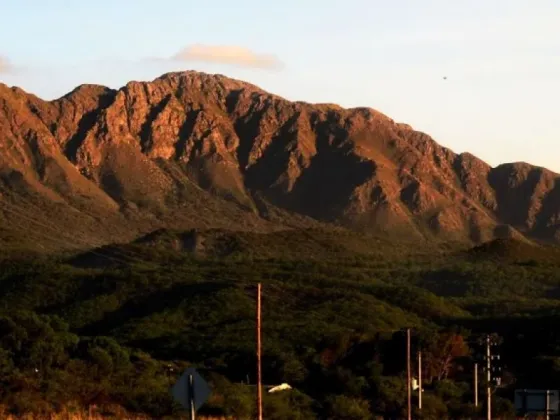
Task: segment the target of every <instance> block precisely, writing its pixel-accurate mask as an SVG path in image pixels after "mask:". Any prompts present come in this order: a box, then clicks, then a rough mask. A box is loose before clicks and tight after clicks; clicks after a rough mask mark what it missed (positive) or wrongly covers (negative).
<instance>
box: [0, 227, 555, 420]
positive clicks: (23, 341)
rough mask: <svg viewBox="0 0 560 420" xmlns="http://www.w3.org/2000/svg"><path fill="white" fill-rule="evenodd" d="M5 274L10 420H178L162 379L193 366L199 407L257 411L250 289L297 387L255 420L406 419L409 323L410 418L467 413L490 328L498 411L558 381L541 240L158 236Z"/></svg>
mask: <svg viewBox="0 0 560 420" xmlns="http://www.w3.org/2000/svg"><path fill="white" fill-rule="evenodd" d="M1 268H2V269H1V270H0V308H1V313H2V316H1V318H0V328H1V334H0V337H1V339H0V352H1V353H2V357H1V363H2V364H1V366H0V376H1V379H0V380H1V381H2V384H3V386H2V387H1V390H0V404H1V405H3V406H4V407H6V409H7V410H11V411H12V412H14V413H23V412H35V413H41V412H42V413H45V412H51V411H58V410H60V409H61V407H66V408H68V407H88V406H92V405H95V406H97V407H98V408H99V409H101V408H102V409H104V410H106V411H107V412H114V413H116V412H122V410H126V411H128V412H129V413H143V414H145V415H148V416H150V417H152V418H158V417H165V416H167V417H168V418H177V417H178V416H179V414H180V413H181V412H180V410H179V409H178V407H176V406H174V404H173V402H172V401H171V399H170V394H169V386H170V385H171V384H172V383H173V382H174V381H175V380H176V379H177V377H178V375H179V374H180V372H181V370H182V369H183V368H184V367H186V366H190V365H194V366H196V367H197V368H198V369H199V371H200V372H201V373H202V375H203V376H204V377H205V378H207V379H208V381H209V382H210V384H211V387H212V397H211V398H210V400H209V401H208V403H207V404H206V405H205V406H204V407H203V408H202V409H201V415H202V414H208V415H216V416H221V415H231V416H234V417H235V418H251V415H252V413H253V410H254V383H255V351H254V349H255V293H256V287H255V286H256V284H257V283H259V282H260V283H262V285H263V378H264V382H265V384H266V385H277V384H280V383H282V382H287V383H289V384H290V385H292V386H293V387H294V389H293V390H292V391H287V392H283V393H278V394H265V418H267V419H311V418H329V419H342V418H344V419H369V418H372V416H374V415H385V416H387V417H400V416H401V415H402V414H403V410H405V408H406V392H405V391H406V388H405V358H404V349H405V346H404V336H403V333H402V331H403V328H407V327H409V328H412V335H413V356H414V355H415V352H416V351H417V350H418V349H421V350H422V353H423V359H424V372H423V376H424V379H425V383H424V388H425V393H424V408H423V414H422V416H423V417H422V418H438V419H444V418H446V417H450V418H465V417H467V416H469V415H471V414H473V413H474V412H475V411H476V410H475V408H474V406H473V394H472V364H473V360H474V359H473V357H474V356H475V355H476V353H477V352H479V351H480V349H479V348H478V347H477V341H478V339H479V338H480V337H481V336H482V335H483V334H486V333H495V334H497V335H499V336H500V337H501V340H502V341H503V342H502V344H501V346H499V347H498V348H496V349H495V351H496V352H499V354H501V356H502V361H503V362H502V367H503V372H502V375H501V378H502V382H501V386H500V387H498V388H497V390H496V393H495V397H494V405H493V410H495V412H496V415H504V416H506V417H508V418H511V415H512V402H511V401H512V392H513V389H515V388H539V389H546V388H547V387H549V388H552V389H554V388H555V387H556V386H557V384H558V383H559V380H560V367H559V366H560V354H559V352H558V349H559V348H560V337H559V336H558V331H557V328H555V327H554V325H557V322H558V321H559V320H560V319H558V318H559V317H558V313H559V312H558V310H559V309H560V301H559V298H560V270H559V269H560V260H559V259H558V250H557V249H556V248H554V247H551V246H541V245H533V244H530V243H527V242H517V241H513V240H501V241H494V242H491V243H487V244H484V245H483V246H480V247H477V248H474V249H471V250H458V249H456V248H450V249H445V248H441V247H439V248H431V247H430V246H426V247H418V246H416V245H414V244H413V245H411V244H407V243H397V242H390V241H387V240H385V239H380V238H376V237H370V236H365V235H360V234H356V233H352V232H349V231H345V230H338V231H330V230H311V231H306V230H299V231H289V232H288V231H285V232H275V233H268V234H258V233H247V232H245V233H243V232H241V233H240V232H231V231H225V230H215V229H214V230H195V231H159V232H156V233H154V234H152V235H148V236H145V237H142V238H140V239H138V240H136V241H134V242H132V243H130V244H128V245H120V246H112V247H105V248H98V249H96V250H94V251H92V252H88V253H85V254H81V255H76V256H73V257H71V258H69V259H53V258H52V257H50V258H40V257H36V258H35V259H33V261H24V260H13V259H9V260H8V259H6V260H3V262H2V267H1ZM247 381H249V384H247ZM481 389H482V388H481ZM482 399H483V398H482V397H481V400H482ZM480 409H483V407H480ZM417 417H418V418H420V416H419V415H418V416H417ZM415 418H416V417H415Z"/></svg>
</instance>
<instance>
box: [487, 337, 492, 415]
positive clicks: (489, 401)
mask: <svg viewBox="0 0 560 420" xmlns="http://www.w3.org/2000/svg"><path fill="white" fill-rule="evenodd" d="M490 358H491V355H490V335H487V336H486V381H487V384H486V419H487V420H492V388H491V386H490V385H491V381H492V373H491V371H490V368H491V362H490Z"/></svg>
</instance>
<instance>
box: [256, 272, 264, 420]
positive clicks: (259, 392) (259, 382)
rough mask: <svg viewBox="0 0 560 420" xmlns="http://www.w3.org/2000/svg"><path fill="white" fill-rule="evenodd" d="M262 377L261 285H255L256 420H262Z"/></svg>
mask: <svg viewBox="0 0 560 420" xmlns="http://www.w3.org/2000/svg"><path fill="white" fill-rule="evenodd" d="M262 418H263V412H262V377H261V284H260V283H259V284H258V285H257V420H262Z"/></svg>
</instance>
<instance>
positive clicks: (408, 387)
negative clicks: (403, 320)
mask: <svg viewBox="0 0 560 420" xmlns="http://www.w3.org/2000/svg"><path fill="white" fill-rule="evenodd" d="M411 382H412V381H411V370H410V328H407V329H406V390H407V401H408V403H407V408H408V415H407V418H408V420H412V395H411V391H412V384H411Z"/></svg>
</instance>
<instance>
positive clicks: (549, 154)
mask: <svg viewBox="0 0 560 420" xmlns="http://www.w3.org/2000/svg"><path fill="white" fill-rule="evenodd" d="M0 10H1V11H2V13H1V15H0V81H1V82H3V83H6V84H8V85H16V86H20V87H22V88H23V89H25V90H26V91H28V92H32V93H35V94H36V95H38V96H40V97H42V98H44V99H54V98H57V97H60V96H62V95H63V94H65V93H66V92H68V91H70V90H72V89H73V88H74V87H76V86H77V85H80V84H83V83H96V84H103V85H106V86H110V87H113V88H119V87H121V86H123V85H125V84H126V83H127V82H128V81H131V80H153V79H155V78H156V77H158V76H160V75H161V74H163V73H167V72H170V71H181V70H199V71H204V72H208V73H220V74H224V75H226V76H230V77H234V78H237V79H242V80H246V81H249V82H251V83H253V84H256V85H258V86H260V87H262V88H263V89H266V90H268V91H270V92H272V93H275V94H277V95H280V96H283V97H285V98H287V99H290V100H303V101H306V102H328V103H337V104H340V105H342V106H345V107H355V106H366V107H371V108H374V109H376V110H378V111H380V112H382V113H384V114H386V115H388V116H389V117H391V118H393V119H394V120H396V121H398V122H405V123H407V124H410V125H411V126H413V127H414V128H415V129H417V130H420V131H423V132H426V133H428V134H430V135H431V136H432V137H433V138H434V139H435V140H436V141H437V142H438V143H440V144H442V145H443V146H446V147H449V148H450V149H452V150H453V151H455V152H457V153H461V152H465V151H468V152H470V153H473V154H474V155H476V156H478V157H480V158H481V159H483V160H485V161H486V162H488V163H489V164H491V165H493V166H496V165H498V164H500V163H505V162H516V161H526V162H530V163H532V164H535V165H539V166H545V167H548V168H550V169H552V170H555V171H556V172H560V159H559V158H558V156H559V155H560V112H559V111H560V24H559V23H558V22H560V0H392V1H387V0H381V1H380V0H344V1H342V0H282V1H265V0H236V1H231V0H213V1H200V0H197V1H192V0H158V1H154V0H150V1H147V0H110V1H109V0H96V1H87V2H86V1H75V0H67V1H63V0H17V1H16V0H0ZM444 78H446V79H444Z"/></svg>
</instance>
